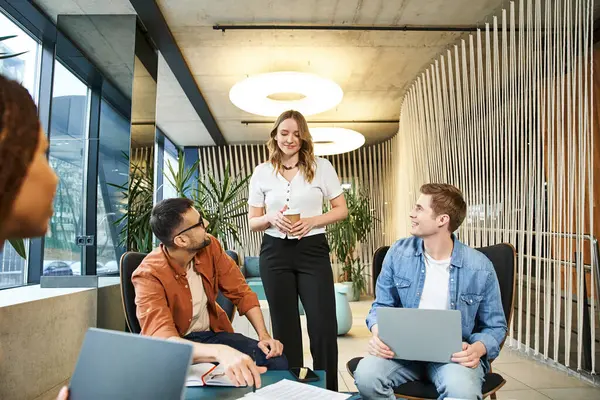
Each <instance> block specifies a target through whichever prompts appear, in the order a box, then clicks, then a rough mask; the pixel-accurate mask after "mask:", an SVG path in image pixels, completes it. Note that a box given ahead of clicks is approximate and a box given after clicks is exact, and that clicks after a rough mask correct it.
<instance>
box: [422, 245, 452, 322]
mask: <svg viewBox="0 0 600 400" xmlns="http://www.w3.org/2000/svg"><path fill="white" fill-rule="evenodd" d="M423 255H424V259H425V283H424V285H423V293H422V294H421V300H420V301H419V308H423V309H428V310H448V309H449V308H450V307H449V297H450V295H449V291H450V287H449V284H450V261H451V258H448V259H446V260H434V259H433V258H431V256H430V255H429V254H427V253H426V252H423Z"/></svg>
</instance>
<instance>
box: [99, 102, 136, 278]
mask: <svg viewBox="0 0 600 400" xmlns="http://www.w3.org/2000/svg"><path fill="white" fill-rule="evenodd" d="M98 157H99V158H98V209H97V210H98V217H97V218H98V219H97V222H96V223H97V236H96V243H97V251H96V257H97V273H98V274H99V275H100V274H106V273H114V272H118V270H119V258H120V257H121V255H122V254H123V253H124V251H125V248H124V246H121V239H122V237H121V231H122V230H123V227H124V226H123V225H125V224H124V223H121V224H120V225H117V224H116V223H117V222H118V221H119V219H120V218H121V217H122V215H123V214H124V213H125V211H126V208H125V206H126V204H125V201H126V200H125V197H124V196H123V194H122V190H120V189H119V188H118V187H119V186H124V187H127V182H128V179H129V178H128V176H129V160H128V158H129V120H128V119H126V118H125V117H123V116H122V115H121V114H119V113H118V112H117V111H116V110H115V109H114V108H113V107H112V106H111V105H110V104H108V103H107V102H106V101H105V100H104V99H102V103H101V107H100V151H99V155H98Z"/></svg>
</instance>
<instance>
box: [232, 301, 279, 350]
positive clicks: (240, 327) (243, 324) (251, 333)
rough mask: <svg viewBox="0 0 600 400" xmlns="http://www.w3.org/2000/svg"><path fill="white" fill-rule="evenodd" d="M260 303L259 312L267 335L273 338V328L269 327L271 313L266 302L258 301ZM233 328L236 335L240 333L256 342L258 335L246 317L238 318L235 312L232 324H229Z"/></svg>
mask: <svg viewBox="0 0 600 400" xmlns="http://www.w3.org/2000/svg"><path fill="white" fill-rule="evenodd" d="M259 302H260V310H261V311H262V314H263V318H264V319H265V325H266V327H267V332H269V335H271V337H273V328H272V326H271V312H270V311H269V302H268V301H266V300H259ZM231 325H232V326H233V331H234V332H236V333H241V334H242V335H244V336H247V337H249V338H252V339H254V340H258V335H257V334H256V331H255V330H254V327H253V326H252V324H251V323H250V321H248V318H246V316H243V317H240V315H239V314H238V313H237V312H236V313H235V316H234V317H233V322H232V323H231Z"/></svg>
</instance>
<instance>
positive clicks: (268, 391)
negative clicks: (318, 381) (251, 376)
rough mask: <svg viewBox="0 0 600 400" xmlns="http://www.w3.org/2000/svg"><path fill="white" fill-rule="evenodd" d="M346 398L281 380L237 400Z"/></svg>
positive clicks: (339, 394)
mask: <svg viewBox="0 0 600 400" xmlns="http://www.w3.org/2000/svg"><path fill="white" fill-rule="evenodd" d="M348 398H350V396H349V395H347V394H343V393H338V392H333V391H331V390H326V389H322V388H320V387H316V386H311V385H307V384H306V383H300V382H295V381H290V380H288V379H283V380H281V381H279V382H277V383H274V384H272V385H269V386H265V387H264V388H262V389H258V390H257V391H256V392H255V393H248V394H247V395H246V396H244V397H243V398H241V399H238V400H247V399H248V400H249V399H253V400H281V399H286V400H305V399H311V400H346V399H348Z"/></svg>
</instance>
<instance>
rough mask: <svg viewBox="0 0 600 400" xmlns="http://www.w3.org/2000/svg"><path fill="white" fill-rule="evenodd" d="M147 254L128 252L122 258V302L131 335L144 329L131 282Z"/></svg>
mask: <svg viewBox="0 0 600 400" xmlns="http://www.w3.org/2000/svg"><path fill="white" fill-rule="evenodd" d="M144 257H146V253H136V252H133V251H128V252H126V253H125V254H123V256H121V271H120V273H119V276H120V278H121V300H122V302H123V311H125V321H126V322H127V327H128V328H129V332H131V333H138V334H139V333H140V332H141V331H142V328H141V326H140V322H139V321H138V319H137V316H136V315H135V310H136V305H135V288H134V287H133V283H132V282H131V276H132V275H133V271H135V269H136V268H137V267H139V265H140V264H141V263H142V260H143V259H144Z"/></svg>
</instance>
